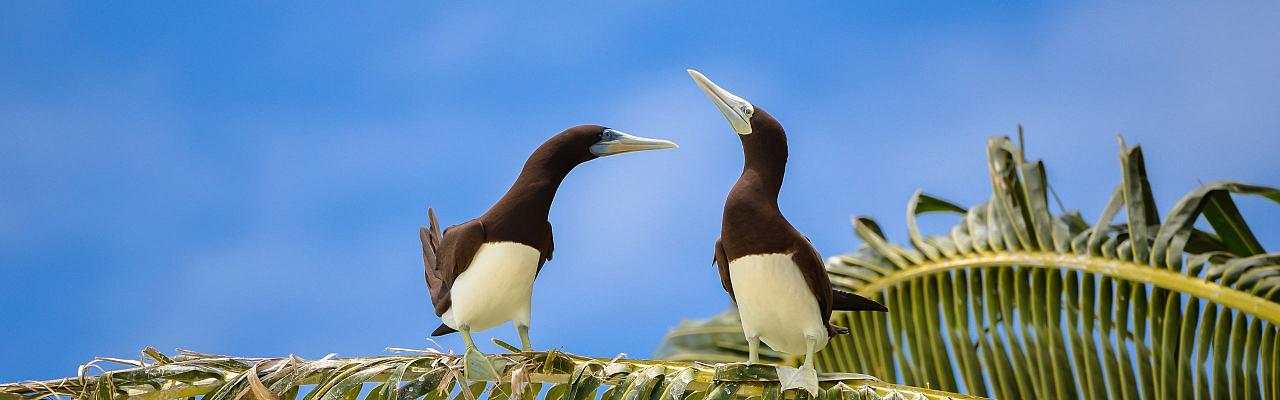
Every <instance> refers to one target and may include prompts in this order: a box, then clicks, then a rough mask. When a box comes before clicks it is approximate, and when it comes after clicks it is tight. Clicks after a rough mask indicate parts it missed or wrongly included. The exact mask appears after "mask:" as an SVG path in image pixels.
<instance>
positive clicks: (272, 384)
mask: <svg viewBox="0 0 1280 400" xmlns="http://www.w3.org/2000/svg"><path fill="white" fill-rule="evenodd" d="M144 352H145V353H146V354H147V356H148V357H150V358H151V359H152V360H154V361H155V362H154V363H152V364H143V363H142V362H138V361H131V360H115V359H109V360H110V361H117V362H119V361H124V362H127V363H128V364H131V365H135V366H136V367H134V368H128V369H123V370H116V371H105V372H103V373H102V374H101V375H98V376H83V372H84V371H85V370H86V369H88V366H87V365H86V366H84V367H82V368H81V374H82V376H80V377H76V378H65V379H60V380H52V381H43V382H25V383H14V384H4V385H0V399H6V400H8V399H13V400H18V399H22V400H36V399H43V398H49V397H58V398H60V397H61V396H70V397H73V398H79V399H112V398H128V399H132V400H168V399H183V398H195V397H196V396H202V398H203V399H204V400H228V399H241V398H246V397H248V398H254V399H257V400H295V399H297V398H298V397H299V396H301V398H302V399H303V400H356V399H361V398H363V399H365V400H391V399H394V400H413V399H424V400H450V399H452V400H497V399H506V398H510V399H535V398H544V399H547V400H591V399H597V398H598V399H603V400H728V399H745V398H749V397H754V398H763V399H782V398H784V397H786V398H809V395H808V393H807V392H803V391H796V390H788V391H781V390H779V387H780V386H779V384H778V382H777V376H776V374H775V373H774V369H773V368H767V367H764V366H759V365H755V366H744V365H741V364H721V365H715V366H712V365H707V364H702V363H682V362H666V361H644V360H619V359H614V360H610V359H593V358H586V357H580V356H574V355H570V354H565V353H560V352H556V351H551V352H538V353H513V354H504V355H493V356H489V359H490V361H491V362H493V363H494V364H495V365H496V366H499V368H498V370H499V371H502V378H501V379H500V380H498V381H496V382H484V381H467V380H465V378H464V376H465V375H464V374H463V367H462V363H463V361H462V356H456V355H447V354H439V353H430V352H424V353H421V354H415V355H402V356H385V357H362V358H331V357H326V358H324V359H320V360H302V359H300V358H297V357H294V356H290V357H286V358H242V357H229V356H218V355H207V354H199V353H192V352H184V353H181V354H179V355H178V356H175V357H173V358H170V357H167V356H164V355H162V354H160V353H158V352H156V351H155V350H152V349H150V348H148V349H147V350H145V351H144ZM821 386H822V388H823V391H822V392H820V393H819V396H818V398H819V399H828V400H844V399H891V398H895V399H902V398H911V399H948V398H967V397H965V396H961V395H956V394H952V393H944V392H940V391H935V390H929V389H918V388H909V387H904V386H899V385H894V384H889V383H885V382H880V381H878V380H875V379H873V378H870V377H867V376H865V375H856V374H834V375H824V376H823V377H822V384H821ZM544 389H545V390H544Z"/></svg>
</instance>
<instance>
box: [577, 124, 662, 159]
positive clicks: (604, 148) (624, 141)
mask: <svg viewBox="0 0 1280 400" xmlns="http://www.w3.org/2000/svg"><path fill="white" fill-rule="evenodd" d="M677 147H680V146H676V144H675V143H671V142H669V141H666V140H662V139H650V138H646V137H639V136H635V135H629V134H626V133H623V132H622V131H616V130H613V129H605V130H604V133H602V134H601V135H600V141H599V142H596V144H593V145H591V153H592V154H595V155H597V156H600V157H604V156H611V155H614V154H622V153H630V152H633V151H645V150H661V149H674V148H677Z"/></svg>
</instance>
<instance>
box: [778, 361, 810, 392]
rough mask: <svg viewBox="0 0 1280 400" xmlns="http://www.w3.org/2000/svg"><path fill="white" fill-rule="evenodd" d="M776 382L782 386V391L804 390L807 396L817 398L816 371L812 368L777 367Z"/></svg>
mask: <svg viewBox="0 0 1280 400" xmlns="http://www.w3.org/2000/svg"><path fill="white" fill-rule="evenodd" d="M778 382H779V383H781V384H782V385H781V386H782V390H787V389H804V390H805V391H806V392H809V395H811V396H813V397H815V398H816V397H818V371H817V370H815V369H813V367H810V366H802V367H800V368H791V367H783V366H778Z"/></svg>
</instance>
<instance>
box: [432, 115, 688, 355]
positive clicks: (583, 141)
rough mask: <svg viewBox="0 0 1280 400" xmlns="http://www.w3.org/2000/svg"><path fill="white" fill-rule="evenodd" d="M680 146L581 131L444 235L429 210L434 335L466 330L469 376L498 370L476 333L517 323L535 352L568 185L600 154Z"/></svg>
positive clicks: (550, 145)
mask: <svg viewBox="0 0 1280 400" xmlns="http://www.w3.org/2000/svg"><path fill="white" fill-rule="evenodd" d="M675 147H676V144H675V143H672V142H669V141H666V140H659V139H649V138H643V137H638V136H632V135H628V134H626V133H623V132H620V131H617V130H613V129H609V128H605V127H603V126H596V125H582V126H576V127H573V128H569V129H567V130H565V131H564V132H561V133H559V134H557V135H555V136H553V137H552V138H551V139H548V140H547V141H546V142H545V143H543V144H542V145H541V146H539V147H538V149H537V150H534V152H533V154H532V155H530V156H529V159H528V161H526V162H525V164H524V169H522V170H521V171H520V176H519V177H518V178H516V181H515V183H514V184H512V185H511V188H510V189H508V190H507V193H506V195H504V196H502V199H500V200H498V202H497V203H496V204H494V205H493V207H492V208H490V209H489V211H487V212H485V213H484V214H483V215H481V216H480V217H478V218H475V219H472V220H470V221H467V222H464V223H462V224H458V225H454V226H450V227H449V228H448V229H445V230H444V232H443V233H442V232H441V231H440V223H439V221H437V220H436V215H435V210H433V209H430V208H428V209H427V214H428V218H429V219H430V223H431V226H430V228H426V227H423V228H420V229H419V236H420V237H421V239H422V258H423V262H424V264H425V266H426V277H427V287H428V289H430V292H431V303H432V304H433V305H434V306H435V312H436V315H437V316H439V317H440V319H441V320H442V321H443V322H444V323H443V324H441V325H440V327H439V328H436V330H435V331H434V332H432V333H431V334H432V336H440V335H445V334H449V333H453V332H462V338H463V340H464V341H465V342H466V345H467V351H466V353H467V356H468V357H467V358H468V360H467V367H468V368H467V373H468V374H469V375H472V374H473V373H476V372H478V373H479V376H484V375H488V374H492V373H493V371H492V366H490V365H488V363H487V362H480V360H483V358H482V357H477V356H479V351H478V350H476V347H475V343H474V342H472V340H471V332H473V331H481V330H486V329H489V328H493V327H496V326H498V325H501V324H504V323H506V322H507V321H513V322H514V323H515V326H516V330H517V331H518V332H519V334H520V344H521V346H522V347H523V349H524V350H525V351H529V350H530V349H531V346H530V343H529V303H530V300H531V297H532V291H533V280H534V278H535V277H537V275H538V272H539V271H541V269H542V264H543V263H545V262H547V261H548V260H550V259H551V252H552V249H553V248H554V245H553V242H552V238H551V223H550V222H548V221H547V216H548V214H549V213H550V210H551V201H552V200H553V199H554V197H555V194H556V189H557V188H559V187H560V183H561V181H563V180H564V178H565V176H566V175H568V174H569V171H570V170H572V169H573V168H574V167H576V166H577V165H578V164H582V163H584V162H587V161H590V160H593V159H596V158H598V157H604V156H610V155H614V154H621V153H627V152H633V151H642V150H658V149H667V148H675ZM486 367H487V368H486ZM473 369H479V370H480V371H473Z"/></svg>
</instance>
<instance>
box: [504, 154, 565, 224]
mask: <svg viewBox="0 0 1280 400" xmlns="http://www.w3.org/2000/svg"><path fill="white" fill-rule="evenodd" d="M539 150H540V151H536V152H534V154H533V155H531V156H529V160H528V161H526V162H525V164H524V169H522V170H520V176H519V177H518V178H516V181H515V183H513V184H511V189H508V190H507V194H505V195H503V196H502V199H500V200H498V202H497V203H496V204H494V205H493V208H490V209H489V211H488V212H486V213H485V214H484V215H483V216H481V218H482V219H483V220H484V221H485V222H486V227H487V228H490V225H494V226H492V227H491V229H492V228H498V229H501V227H499V226H497V225H502V224H506V223H515V224H516V225H518V226H526V224H537V225H528V226H541V224H544V223H546V221H547V215H548V214H550V212H551V201H552V200H555V196H556V190H557V189H559V188H560V183H561V182H563V181H564V178H565V176H567V175H569V171H571V170H573V167H574V166H576V165H577V164H578V163H576V162H567V161H563V160H560V159H557V157H554V153H553V152H547V151H541V150H542V149H539Z"/></svg>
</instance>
